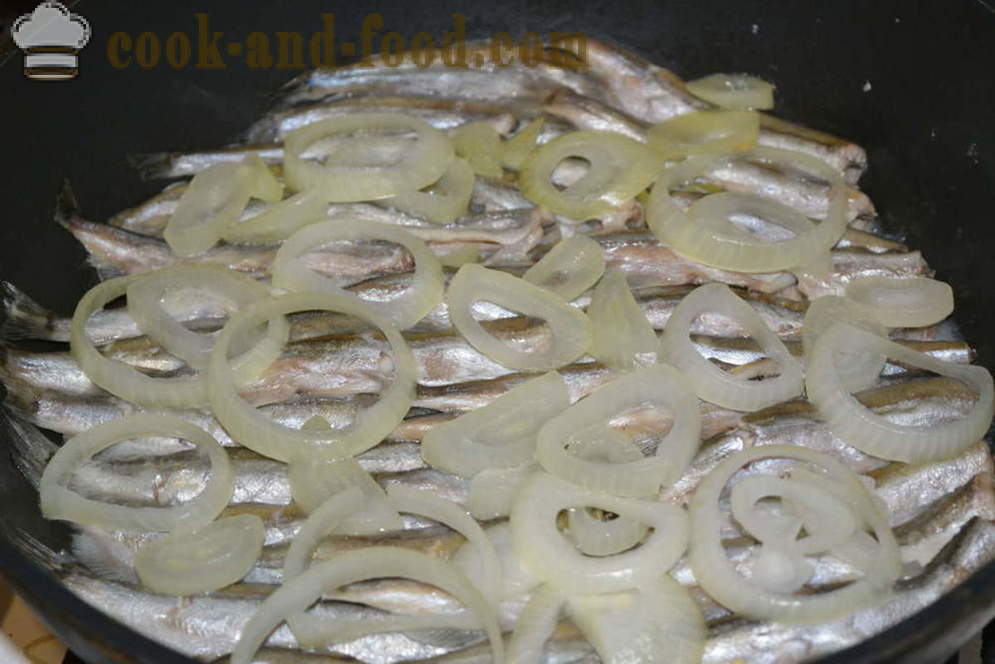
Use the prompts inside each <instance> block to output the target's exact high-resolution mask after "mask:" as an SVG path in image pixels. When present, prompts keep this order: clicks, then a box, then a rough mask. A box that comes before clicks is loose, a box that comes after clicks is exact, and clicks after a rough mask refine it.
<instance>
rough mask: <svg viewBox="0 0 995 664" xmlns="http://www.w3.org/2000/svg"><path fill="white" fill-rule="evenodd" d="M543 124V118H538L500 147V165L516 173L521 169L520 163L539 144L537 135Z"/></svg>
mask: <svg viewBox="0 0 995 664" xmlns="http://www.w3.org/2000/svg"><path fill="white" fill-rule="evenodd" d="M545 123H546V120H545V118H543V117H542V116H540V117H538V118H536V119H535V120H533V121H532V122H530V123H528V124H527V125H525V126H524V127H522V129H520V130H519V131H518V133H517V134H515V135H514V136H512V137H511V138H509V139H508V140H506V141H505V142H504V143H503V144H502V145H501V163H502V164H503V165H504V167H505V168H510V169H511V170H513V171H517V170H518V169H520V168H521V167H522V162H524V161H525V158H526V157H527V156H528V155H529V153H530V152H532V150H534V149H535V147H536V144H537V143H538V142H539V135H540V134H541V133H542V128H543V125H545Z"/></svg>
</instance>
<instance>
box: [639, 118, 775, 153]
mask: <svg viewBox="0 0 995 664" xmlns="http://www.w3.org/2000/svg"><path fill="white" fill-rule="evenodd" d="M759 132H760V116H759V115H757V114H756V113H752V112H750V111H695V112H691V113H683V114H681V115H678V116H676V117H673V118H671V119H669V120H666V121H664V122H661V123H660V124H658V125H654V126H653V127H651V128H650V130H649V131H648V132H647V133H646V142H647V143H648V144H649V145H650V147H652V148H653V149H654V150H656V151H657V152H659V153H660V154H661V155H662V156H664V157H665V158H666V159H670V160H675V159H683V158H684V157H687V156H688V155H692V154H722V153H725V152H742V151H743V150H750V149H752V148H754V147H756V144H757V135H758V134H759Z"/></svg>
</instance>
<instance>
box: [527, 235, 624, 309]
mask: <svg viewBox="0 0 995 664" xmlns="http://www.w3.org/2000/svg"><path fill="white" fill-rule="evenodd" d="M604 271H605V257H604V252H602V251H601V245H599V244H598V243H597V242H595V241H594V240H592V239H591V238H589V237H587V236H586V235H574V236H573V237H568V238H567V239H565V240H560V241H559V242H557V243H556V244H555V245H554V246H553V248H552V249H550V250H549V251H548V252H546V255H545V256H543V257H542V258H541V259H539V261H538V262H537V263H536V264H535V265H533V266H532V267H530V268H529V269H528V270H526V271H525V274H523V275H522V279H524V280H525V281H527V282H529V283H530V284H535V285H536V286H539V287H541V288H545V289H546V290H548V291H551V292H553V293H556V294H557V295H559V296H560V297H562V298H563V299H564V300H566V301H568V302H569V301H570V300H572V299H574V298H575V297H577V296H579V295H580V294H582V293H584V292H585V291H586V290H587V289H588V288H591V287H592V286H594V284H596V283H598V279H600V278H601V275H602V273H604Z"/></svg>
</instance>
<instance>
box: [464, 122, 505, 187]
mask: <svg viewBox="0 0 995 664" xmlns="http://www.w3.org/2000/svg"><path fill="white" fill-rule="evenodd" d="M452 139H453V148H454V149H455V150H456V154H458V155H459V156H461V157H463V158H464V159H466V160H467V162H469V164H470V166H471V168H472V169H473V172H474V173H476V174H477V175H483V176H485V177H489V178H499V177H501V176H502V175H504V169H502V168H501V158H500V157H501V136H500V134H498V132H497V129H495V128H494V125H493V124H491V123H490V122H485V121H482V120H481V121H479V122H467V123H466V124H462V125H460V126H459V127H457V128H456V130H455V131H453V134H452Z"/></svg>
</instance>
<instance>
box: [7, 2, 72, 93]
mask: <svg viewBox="0 0 995 664" xmlns="http://www.w3.org/2000/svg"><path fill="white" fill-rule="evenodd" d="M11 32H12V33H13V37H14V43H15V44H17V45H18V46H19V47H20V48H21V49H22V50H23V51H24V75H25V76H27V77H28V78H34V79H40V80H48V81H57V80H65V79H69V78H75V77H76V75H77V74H79V63H78V61H77V54H78V53H79V51H80V49H81V48H83V47H84V46H86V42H87V41H88V40H89V39H90V24H89V23H87V22H86V19H84V18H83V17H82V16H78V15H77V14H73V13H70V11H69V10H68V9H66V7H65V5H63V4H62V3H61V2H55V1H53V0H46V1H45V2H42V3H41V4H40V5H38V6H37V7H35V10H34V11H33V12H31V13H30V14H24V15H23V16H21V17H20V18H18V19H17V20H16V21H14V26H13V28H12V29H11Z"/></svg>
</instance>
